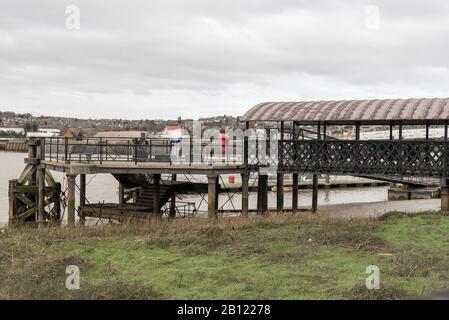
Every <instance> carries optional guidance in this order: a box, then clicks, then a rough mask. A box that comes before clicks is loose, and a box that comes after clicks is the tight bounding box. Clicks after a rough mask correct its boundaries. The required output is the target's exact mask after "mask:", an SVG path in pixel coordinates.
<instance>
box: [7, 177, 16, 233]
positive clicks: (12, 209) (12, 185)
mask: <svg viewBox="0 0 449 320" xmlns="http://www.w3.org/2000/svg"><path fill="white" fill-rule="evenodd" d="M16 186H17V179H14V180H9V186H8V198H9V211H8V215H9V219H8V224H9V225H10V226H11V225H12V224H13V221H14V217H15V216H16V211H17V203H16V196H15V194H14V192H15V190H16Z"/></svg>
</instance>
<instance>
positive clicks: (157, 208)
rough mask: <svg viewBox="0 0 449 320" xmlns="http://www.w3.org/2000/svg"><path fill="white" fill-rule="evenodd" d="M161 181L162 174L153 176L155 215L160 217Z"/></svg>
mask: <svg viewBox="0 0 449 320" xmlns="http://www.w3.org/2000/svg"><path fill="white" fill-rule="evenodd" d="M160 181H161V175H160V174H153V214H154V215H160V205H159V200H160V199H159V184H160Z"/></svg>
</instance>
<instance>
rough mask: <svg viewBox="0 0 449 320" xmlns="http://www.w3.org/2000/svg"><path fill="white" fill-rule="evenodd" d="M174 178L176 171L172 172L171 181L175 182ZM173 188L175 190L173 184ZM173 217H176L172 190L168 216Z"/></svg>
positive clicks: (174, 198)
mask: <svg viewBox="0 0 449 320" xmlns="http://www.w3.org/2000/svg"><path fill="white" fill-rule="evenodd" d="M176 178H177V176H176V173H173V174H172V175H171V181H172V182H175V181H176ZM173 190H175V186H173ZM174 217H176V194H175V192H174V191H173V194H172V196H171V199H170V218H174Z"/></svg>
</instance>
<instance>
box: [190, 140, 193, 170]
mask: <svg viewBox="0 0 449 320" xmlns="http://www.w3.org/2000/svg"><path fill="white" fill-rule="evenodd" d="M189 150H190V151H189V165H191V164H192V163H193V135H190V137H189Z"/></svg>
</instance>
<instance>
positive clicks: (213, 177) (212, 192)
mask: <svg viewBox="0 0 449 320" xmlns="http://www.w3.org/2000/svg"><path fill="white" fill-rule="evenodd" d="M217 177H218V176H217V174H208V175H207V183H208V188H207V191H208V192H207V216H208V217H209V219H216V218H217V209H216V208H217V203H216V201H217V195H216V193H217Z"/></svg>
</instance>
